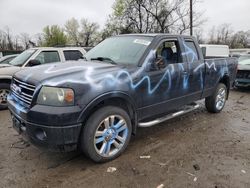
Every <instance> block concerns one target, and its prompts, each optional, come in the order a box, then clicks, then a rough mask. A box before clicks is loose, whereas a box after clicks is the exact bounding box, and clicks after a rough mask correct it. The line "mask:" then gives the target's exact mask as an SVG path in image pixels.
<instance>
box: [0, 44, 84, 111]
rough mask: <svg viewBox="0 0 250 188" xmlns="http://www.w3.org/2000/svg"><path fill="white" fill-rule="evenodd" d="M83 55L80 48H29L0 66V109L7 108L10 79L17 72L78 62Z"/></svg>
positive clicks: (82, 50)
mask: <svg viewBox="0 0 250 188" xmlns="http://www.w3.org/2000/svg"><path fill="white" fill-rule="evenodd" d="M85 53H86V51H85V50H84V49H83V48H80V47H66V48H52V47H51V48H31V49H28V50H26V51H24V52H23V53H21V54H20V55H19V56H17V57H16V58H15V59H13V60H12V61H11V62H9V64H0V109H6V108H7V95H8V93H9V91H10V83H11V79H12V76H13V75H14V74H15V73H16V72H17V71H20V70H22V69H26V68H27V67H33V66H36V65H43V64H47V63H52V62H65V61H69V60H79V59H81V58H83V56H84V54H85ZM27 72H29V70H28V71H27ZM29 74H30V73H29Z"/></svg>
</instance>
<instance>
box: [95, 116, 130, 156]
mask: <svg viewBox="0 0 250 188" xmlns="http://www.w3.org/2000/svg"><path fill="white" fill-rule="evenodd" d="M127 137H128V125H127V123H126V121H125V119H124V118H123V117H121V116H119V115H111V116H108V117H107V118H105V119H104V120H103V121H102V122H101V123H100V124H99V125H98V127H97V129H96V132H95V138H94V145H95V150H96V152H97V153H98V154H99V155H101V156H102V157H112V156H114V155H116V154H117V153H118V152H119V151H120V150H121V149H122V147H123V146H124V144H125V142H126V140H127Z"/></svg>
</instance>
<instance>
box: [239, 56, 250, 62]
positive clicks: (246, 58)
mask: <svg viewBox="0 0 250 188" xmlns="http://www.w3.org/2000/svg"><path fill="white" fill-rule="evenodd" d="M248 59H250V55H242V56H240V57H239V62H241V61H245V60H248Z"/></svg>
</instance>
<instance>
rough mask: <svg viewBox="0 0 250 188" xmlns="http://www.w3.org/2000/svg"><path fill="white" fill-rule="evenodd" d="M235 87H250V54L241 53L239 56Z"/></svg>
mask: <svg viewBox="0 0 250 188" xmlns="http://www.w3.org/2000/svg"><path fill="white" fill-rule="evenodd" d="M235 87H237V88H249V87H250V55H241V56H240V57H239V64H238V71H237V76H236V80H235Z"/></svg>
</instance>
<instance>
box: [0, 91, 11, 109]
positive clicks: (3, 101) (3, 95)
mask: <svg viewBox="0 0 250 188" xmlns="http://www.w3.org/2000/svg"><path fill="white" fill-rule="evenodd" d="M9 93H10V91H9V90H8V89H0V105H7V97H8V95H9Z"/></svg>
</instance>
